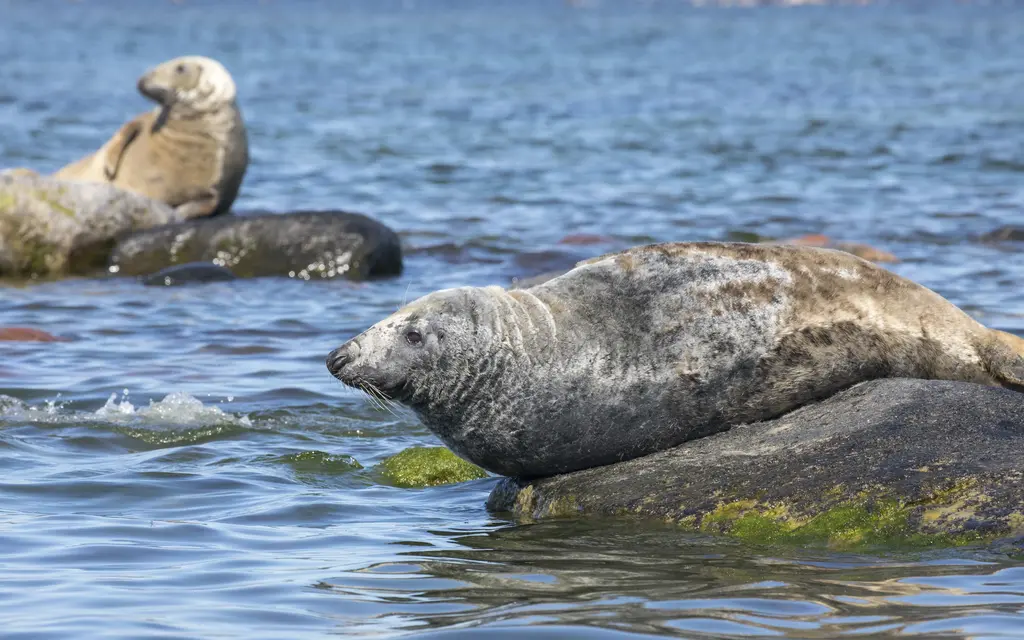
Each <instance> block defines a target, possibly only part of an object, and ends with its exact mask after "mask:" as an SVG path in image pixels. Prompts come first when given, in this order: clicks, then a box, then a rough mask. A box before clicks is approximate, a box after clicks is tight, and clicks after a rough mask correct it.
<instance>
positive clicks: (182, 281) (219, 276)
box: [141, 262, 237, 287]
mask: <svg viewBox="0 0 1024 640" xmlns="http://www.w3.org/2000/svg"><path fill="white" fill-rule="evenodd" d="M141 280H142V284H144V285H147V286H151V287H179V286H182V285H186V284H202V283H205V282H225V281H227V280H237V278H236V277H235V274H233V273H231V271H230V270H228V269H225V268H224V267H221V266H218V265H215V264H213V263H212V262H189V263H187V264H179V265H177V266H174V267H167V268H166V269H161V270H160V271H157V272H156V273H154V274H151V275H148V276H143V277H142V279H141Z"/></svg>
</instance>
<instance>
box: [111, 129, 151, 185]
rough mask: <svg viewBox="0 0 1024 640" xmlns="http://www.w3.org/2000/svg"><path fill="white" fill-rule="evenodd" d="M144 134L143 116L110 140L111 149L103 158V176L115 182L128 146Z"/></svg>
mask: <svg viewBox="0 0 1024 640" xmlns="http://www.w3.org/2000/svg"><path fill="white" fill-rule="evenodd" d="M140 133H142V116H139V117H137V118H135V119H134V120H131V121H129V122H127V123H125V125H124V126H122V127H121V128H120V129H118V130H117V133H115V134H114V137H113V138H111V139H110V147H109V148H107V152H106V154H105V156H104V158H103V175H105V176H106V177H107V180H110V181H113V180H114V178H115V177H117V170H118V169H119V168H120V167H121V161H122V160H123V159H124V154H125V151H127V150H128V145H130V144H131V143H132V142H134V141H135V139H136V138H137V137H139V134H140Z"/></svg>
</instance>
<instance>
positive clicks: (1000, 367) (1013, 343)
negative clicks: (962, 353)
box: [980, 329, 1024, 393]
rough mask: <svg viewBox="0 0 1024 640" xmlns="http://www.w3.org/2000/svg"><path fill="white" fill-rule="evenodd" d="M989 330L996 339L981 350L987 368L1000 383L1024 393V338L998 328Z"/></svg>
mask: <svg viewBox="0 0 1024 640" xmlns="http://www.w3.org/2000/svg"><path fill="white" fill-rule="evenodd" d="M989 331H991V334H990V335H991V337H992V338H994V339H993V340H991V341H990V342H988V344H987V345H985V346H984V347H983V348H982V349H981V350H980V355H981V357H982V360H984V361H985V362H986V369H988V371H989V373H990V374H991V375H992V377H994V378H995V379H996V381H997V382H998V383H999V384H1000V385H1002V386H1004V387H1006V388H1007V389H1013V390H1014V391H1020V392H1022V393H1024V338H1021V337H1019V336H1015V335H1013V334H1012V333H1007V332H1005V331H1000V330H998V329H989Z"/></svg>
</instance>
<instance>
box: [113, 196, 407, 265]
mask: <svg viewBox="0 0 1024 640" xmlns="http://www.w3.org/2000/svg"><path fill="white" fill-rule="evenodd" d="M190 262H209V263H213V264H215V265H218V266H222V267H225V268H227V269H229V270H230V271H231V272H232V273H233V274H234V275H236V276H238V277H258V276H288V277H293V278H301V279H305V280H319V279H329V278H336V277H343V278H349V279H353V280H364V279H367V278H374V277H381V276H391V275H398V274H400V273H401V271H402V248H401V243H400V241H399V238H398V236H397V235H396V234H395V232H394V231H392V230H391V229H389V228H388V227H386V226H384V225H383V224H381V223H379V222H377V221H375V220H373V219H371V218H368V217H366V216H364V215H360V214H358V213H347V212H343V211H298V212H294V213H282V214H258V215H237V216H236V215H226V216H219V217H216V218H208V219H200V220H189V221H187V222H182V223H179V224H174V225H169V226H166V227H160V228H156V229H149V230H147V231H143V232H140V233H135V234H132V235H130V236H127V237H125V238H124V239H123V240H121V241H120V242H119V243H118V245H117V247H116V248H115V249H114V251H113V253H112V255H111V258H110V265H111V271H114V272H116V273H119V274H120V275H134V276H139V275H147V274H152V273H155V272H157V271H160V270H161V269H164V268H166V267H169V266H173V265H178V264H185V263H190Z"/></svg>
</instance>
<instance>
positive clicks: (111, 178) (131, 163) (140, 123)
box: [54, 56, 249, 218]
mask: <svg viewBox="0 0 1024 640" xmlns="http://www.w3.org/2000/svg"><path fill="white" fill-rule="evenodd" d="M138 89H139V93H141V94H142V95H144V96H146V97H147V98H150V99H151V100H154V101H155V102H157V103H158V104H159V105H160V106H159V107H158V108H156V109H154V110H153V111H150V112H148V113H144V114H141V115H139V116H137V117H135V118H134V119H132V120H131V121H129V122H128V123H126V124H125V125H123V126H122V127H121V128H120V129H119V130H118V131H117V133H115V134H114V136H113V137H112V138H110V140H108V141H107V142H106V143H105V144H104V145H103V146H102V147H101V148H100V149H99V150H98V151H96V152H95V153H93V154H90V155H88V156H86V157H84V158H82V159H81V160H78V161H77V162H74V163H72V164H70V165H68V166H66V167H64V168H63V169H61V170H59V171H57V172H56V173H55V174H54V177H56V178H58V179H62V180H85V181H88V182H110V183H112V184H114V185H115V186H117V187H120V188H122V189H127V190H129V191H134V192H136V193H139V194H142V195H145V196H149V197H150V198H154V199H156V200H160V201H162V202H166V203H167V204H169V205H171V206H172V207H175V208H176V209H177V210H178V214H179V215H180V216H181V217H183V218H195V217H200V216H209V215H217V214H220V213H224V212H225V211H227V210H228V209H230V208H231V204H232V203H233V202H234V200H235V196H237V195H238V189H239V187H240V186H241V184H242V178H243V176H244V175H245V170H246V168H247V166H248V164H249V145H248V138H247V136H246V132H245V124H244V122H243V121H242V115H241V112H240V111H239V109H238V105H237V104H236V103H235V95H236V90H235V82H234V80H232V78H231V75H230V74H229V73H228V71H227V69H225V68H224V66H223V65H222V64H221V63H219V62H217V61H216V60H213V59H211V58H204V57H202V56H185V57H181V58H175V59H173V60H169V61H167V62H164V63H162V64H160V65H157V66H156V67H154V68H153V69H150V70H149V71H147V72H146V73H145V74H144V75H143V76H142V77H141V78H139V83H138Z"/></svg>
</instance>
